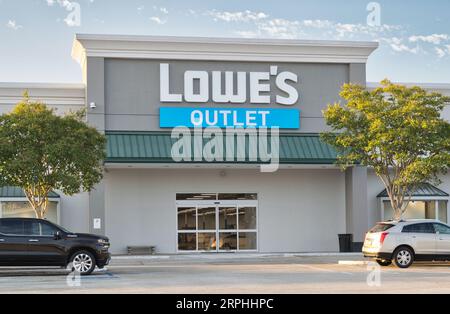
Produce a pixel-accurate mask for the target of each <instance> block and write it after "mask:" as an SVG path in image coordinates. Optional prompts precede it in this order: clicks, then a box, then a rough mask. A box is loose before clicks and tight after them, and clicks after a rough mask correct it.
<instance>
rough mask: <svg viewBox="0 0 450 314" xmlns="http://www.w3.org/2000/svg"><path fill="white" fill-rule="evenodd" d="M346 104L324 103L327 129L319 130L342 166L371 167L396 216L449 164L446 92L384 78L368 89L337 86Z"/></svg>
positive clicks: (449, 138) (346, 85) (449, 129)
mask: <svg viewBox="0 0 450 314" xmlns="http://www.w3.org/2000/svg"><path fill="white" fill-rule="evenodd" d="M340 96H341V98H343V99H344V100H346V102H347V103H346V105H341V104H340V103H335V104H333V105H329V106H328V108H327V109H326V110H324V112H323V114H324V117H325V120H326V123H327V125H329V126H330V127H331V129H332V130H331V132H325V133H323V134H322V138H323V139H324V141H325V142H327V143H329V144H331V145H333V146H334V147H335V148H336V149H337V152H338V154H339V157H338V164H340V165H341V166H342V167H343V168H344V169H345V168H347V167H349V166H352V165H354V164H360V165H363V166H368V167H371V168H373V170H374V171H375V173H376V175H377V176H378V177H379V178H380V179H381V180H382V182H383V184H384V186H385V187H386V190H387V194H388V195H389V199H390V202H391V205H392V208H393V209H394V213H395V219H401V218H402V216H403V215H404V213H405V212H406V210H407V207H408V204H409V202H410V200H411V197H412V193H413V191H414V190H415V188H416V187H417V186H418V185H419V184H421V183H424V182H435V183H436V184H439V182H440V180H439V175H441V174H445V173H446V172H447V171H448V167H449V165H450V124H449V123H448V122H446V121H445V120H444V119H442V117H441V114H442V110H443V109H444V107H445V106H446V104H448V103H449V102H450V98H449V97H445V96H442V95H441V94H439V93H429V92H427V91H425V90H423V89H422V88H420V87H406V86H402V85H396V84H393V83H391V82H390V81H389V80H384V81H382V82H381V87H379V88H376V89H374V90H373V91H368V90H366V89H365V88H364V87H362V86H359V85H355V84H345V85H344V86H343V87H342V90H341V93H340Z"/></svg>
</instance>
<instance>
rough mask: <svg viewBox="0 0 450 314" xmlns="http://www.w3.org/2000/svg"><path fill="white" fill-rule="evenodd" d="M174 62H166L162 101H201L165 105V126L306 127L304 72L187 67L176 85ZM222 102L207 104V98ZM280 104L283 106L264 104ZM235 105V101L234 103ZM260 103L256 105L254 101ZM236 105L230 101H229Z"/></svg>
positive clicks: (271, 68) (162, 123)
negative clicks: (176, 87) (300, 85)
mask: <svg viewBox="0 0 450 314" xmlns="http://www.w3.org/2000/svg"><path fill="white" fill-rule="evenodd" d="M170 82H171V80H170V66H169V64H168V63H162V64H160V101H161V103H171V104H177V103H192V104H195V105H198V107H188V108H186V107H173V106H171V107H162V108H161V109H160V127H161V128H172V127H177V126H186V127H210V126H215V127H221V128H225V127H256V128H258V127H279V128H281V129H298V128H300V110H298V109H292V108H289V109H287V107H289V106H293V105H295V104H297V103H298V101H299V92H298V90H297V88H296V87H295V84H296V83H298V75H297V74H295V73H292V72H288V71H283V72H280V71H279V69H278V66H269V67H268V71H267V72H239V71H238V72H233V71H211V72H208V71H185V72H184V77H183V82H184V84H182V85H183V89H182V90H173V88H172V87H171V85H170ZM211 103H212V104H217V105H218V108H209V107H208V108H202V107H201V105H202V104H211ZM270 104H277V105H279V106H280V108H279V109H278V108H276V109H274V108H264V106H267V105H270ZM230 105H231V106H233V107H231V106H230ZM249 105H255V108H251V107H249ZM227 106H230V107H227Z"/></svg>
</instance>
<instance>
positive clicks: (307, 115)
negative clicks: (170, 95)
mask: <svg viewBox="0 0 450 314" xmlns="http://www.w3.org/2000/svg"><path fill="white" fill-rule="evenodd" d="M160 63H169V64H170V82H171V91H172V92H178V93H179V92H182V91H183V82H184V81H183V78H184V72H185V71H187V70H199V71H208V72H211V71H213V70H215V71H235V72H237V71H244V72H245V71H246V72H251V71H253V72H258V71H262V72H267V71H269V68H270V66H271V65H276V66H278V68H279V72H281V71H290V72H293V73H296V74H297V75H298V77H299V82H298V83H296V84H292V85H293V86H295V87H297V89H298V90H299V94H300V100H299V102H298V103H297V104H296V105H294V106H281V105H277V104H275V101H273V102H272V104H271V105H249V104H246V105H245V106H246V107H252V106H254V107H255V108H258V106H259V107H261V106H267V108H297V109H300V110H301V129H300V130H295V131H296V132H297V131H298V132H320V131H322V130H324V129H325V128H326V126H325V123H324V120H323V117H322V109H324V108H325V107H326V106H327V105H328V104H329V103H333V102H335V101H338V100H339V96H338V94H339V90H340V87H341V86H342V84H344V83H346V82H348V81H349V79H350V72H349V65H348V64H308V63H258V62H205V61H167V60H165V61H162V60H126V59H105V65H104V66H105V102H106V108H105V114H106V129H107V130H121V131H123V130H138V131H158V130H160V128H159V108H160V107H162V106H172V105H173V106H176V107H183V106H184V107H195V106H199V107H212V106H214V105H215V106H216V107H217V106H218V104H214V105H213V104H212V103H211V102H210V103H207V104H192V103H191V104H189V103H186V102H183V103H177V104H170V103H161V102H160V84H159V72H160V70H159V66H160ZM89 72H90V71H89V70H88V73H89ZM352 76H354V77H355V78H358V79H360V78H364V80H363V81H365V65H362V66H358V65H355V66H354V67H352ZM88 83H89V82H88ZM247 84H249V83H248V80H247ZM271 84H272V89H271V90H272V91H275V90H276V87H275V86H274V80H273V79H272V80H271ZM91 88H93V87H92V86H90V85H88V90H89V89H91ZM210 88H211V86H210ZM88 94H89V92H88ZM210 94H211V93H210ZM272 94H274V93H272ZM272 98H273V97H272ZM88 101H89V97H88ZM222 106H230V107H243V106H244V105H242V104H241V105H222ZM101 110H102V108H99V111H98V112H99V113H100V112H101ZM95 112H96V113H97V110H95Z"/></svg>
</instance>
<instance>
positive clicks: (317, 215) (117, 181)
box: [105, 169, 345, 253]
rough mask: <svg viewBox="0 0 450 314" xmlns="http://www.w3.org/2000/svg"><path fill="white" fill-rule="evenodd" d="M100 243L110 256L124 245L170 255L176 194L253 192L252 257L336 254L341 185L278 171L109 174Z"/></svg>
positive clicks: (323, 173)
mask: <svg viewBox="0 0 450 314" xmlns="http://www.w3.org/2000/svg"><path fill="white" fill-rule="evenodd" d="M105 182H106V235H107V236H109V237H110V239H111V243H112V252H114V253H124V252H125V249H126V246H127V245H156V246H157V250H158V252H160V253H175V251H176V243H177V239H176V228H177V227H176V207H175V206H176V205H175V195H176V193H177V192H230V193H232V192H258V198H259V211H258V215H259V217H258V227H259V249H260V252H327V251H328V252H329V251H337V250H338V238H337V234H339V233H342V232H345V178H344V173H342V172H341V171H340V170H337V169H330V170H319V169H315V170H280V171H279V172H277V173H274V174H267V173H266V174H264V173H260V172H258V171H257V170H227V171H226V176H225V177H223V176H220V170H207V169H198V170H181V169H180V170H175V169H167V170H148V169H147V170H143V169H140V170H129V169H125V170H112V169H111V170H109V171H108V173H107V175H106V178H105Z"/></svg>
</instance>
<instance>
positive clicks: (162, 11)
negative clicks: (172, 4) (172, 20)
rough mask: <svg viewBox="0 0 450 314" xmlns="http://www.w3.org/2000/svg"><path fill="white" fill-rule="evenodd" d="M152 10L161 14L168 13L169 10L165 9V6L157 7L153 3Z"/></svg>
mask: <svg viewBox="0 0 450 314" xmlns="http://www.w3.org/2000/svg"><path fill="white" fill-rule="evenodd" d="M153 10H155V11H159V12H161V13H162V14H166V15H167V14H169V10H167V8H165V7H158V6H156V5H154V6H153Z"/></svg>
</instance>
